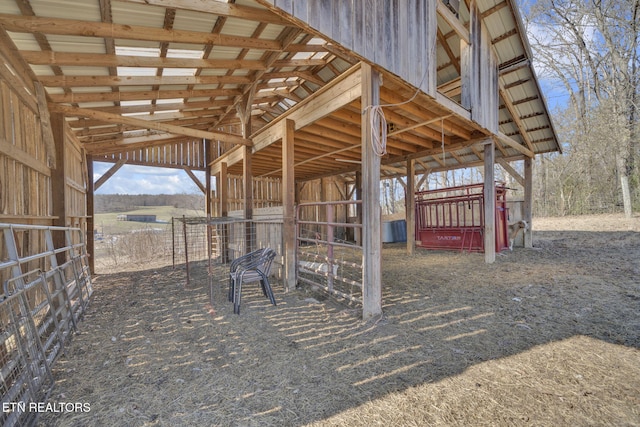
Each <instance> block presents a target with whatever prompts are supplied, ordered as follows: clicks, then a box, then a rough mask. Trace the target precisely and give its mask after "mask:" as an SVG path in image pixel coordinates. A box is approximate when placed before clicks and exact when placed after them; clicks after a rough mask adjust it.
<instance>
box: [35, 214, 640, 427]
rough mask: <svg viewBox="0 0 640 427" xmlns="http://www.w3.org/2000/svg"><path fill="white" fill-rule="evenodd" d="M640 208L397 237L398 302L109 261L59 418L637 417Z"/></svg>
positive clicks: (77, 343) (273, 422)
mask: <svg viewBox="0 0 640 427" xmlns="http://www.w3.org/2000/svg"><path fill="white" fill-rule="evenodd" d="M639 260H640V219H639V218H634V219H632V220H625V219H624V218H622V217H620V216H615V215H608V216H594V217H581V218H568V219H545V218H542V219H537V220H536V221H535V222H534V248H533V249H523V248H516V249H515V250H514V251H513V252H505V253H503V254H500V255H498V256H497V260H496V262H495V263H494V264H490V265H487V264H485V263H484V256H483V255H482V254H462V253H455V252H429V251H418V252H417V253H416V255H415V256H411V257H408V256H406V254H405V248H404V247H403V246H402V244H389V245H385V248H384V253H383V285H384V289H383V304H384V306H383V310H384V314H383V315H382V316H380V317H377V318H375V319H371V320H369V321H366V322H365V321H363V320H361V317H360V310H359V308H358V307H357V306H353V305H349V304H347V303H345V302H342V301H338V300H336V299H335V298H333V297H328V296H326V295H325V294H323V293H321V292H320V291H315V290H313V289H310V288H303V289H300V290H297V291H295V292H291V293H288V294H285V293H284V292H283V291H282V289H281V287H282V286H281V284H275V286H274V287H275V291H276V297H277V300H278V305H277V306H275V307H274V306H272V305H270V304H269V302H268V300H267V299H265V298H264V297H263V296H262V294H261V293H260V292H259V286H258V285H257V284H256V285H246V286H245V290H246V293H245V294H244V301H243V306H242V310H243V311H242V314H241V315H240V316H237V315H234V314H233V311H232V306H231V304H230V303H228V302H227V300H226V286H225V285H224V284H223V283H222V284H221V283H216V284H215V285H214V287H213V288H214V292H213V303H212V304H211V303H210V301H209V297H208V295H207V289H208V286H207V275H206V268H205V266H203V267H202V268H200V269H196V270H197V271H196V272H195V278H194V277H193V276H192V279H191V287H190V288H189V289H185V274H184V271H182V270H180V269H176V270H172V269H171V267H163V266H156V267H152V266H148V265H147V266H145V267H144V269H143V270H140V269H138V270H131V271H124V272H110V273H106V272H105V274H102V275H100V277H99V278H98V280H97V281H96V283H95V288H96V291H95V294H94V295H95V297H94V300H93V302H92V305H91V307H90V309H89V311H88V312H87V314H86V316H85V318H84V320H83V322H81V324H80V333H79V334H78V335H76V336H75V337H74V338H73V340H72V342H71V343H70V344H69V345H68V346H67V349H66V350H67V354H66V356H64V357H62V358H61V359H60V360H59V361H58V362H57V364H56V368H55V372H54V374H55V377H56V385H55V388H54V389H53V391H52V392H51V395H50V398H49V401H50V402H86V403H89V404H90V408H91V410H90V411H89V412H69V413H63V414H43V415H42V416H41V417H40V419H39V423H40V424H41V425H46V426H49V425H59V426H92V425H93V426H103V425H117V426H193V425H201V426H205V425H212V426H214V425H216V426H218V425H219V426H301V425H311V426H345V425H348V426H375V425H380V426H396V425H402V426H424V425H447V426H449V425H460V426H463V425H548V426H555V425H640V350H639V349H640V314H639V313H640V281H639V280H638V277H639V276H640V261H639Z"/></svg>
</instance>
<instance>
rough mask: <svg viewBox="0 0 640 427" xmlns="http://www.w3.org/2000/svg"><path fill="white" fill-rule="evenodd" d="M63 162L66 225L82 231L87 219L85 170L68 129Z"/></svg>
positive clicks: (75, 143)
mask: <svg viewBox="0 0 640 427" xmlns="http://www.w3.org/2000/svg"><path fill="white" fill-rule="evenodd" d="M64 162H65V168H64V170H65V173H66V177H65V212H66V215H67V220H66V225H67V226H70V227H78V228H80V229H82V230H83V231H84V230H85V228H86V227H85V223H86V217H87V202H86V195H87V168H86V162H85V156H84V154H83V152H82V149H81V148H80V143H79V142H77V140H76V138H75V136H73V134H72V133H71V131H70V130H69V129H67V131H66V132H65V153H64Z"/></svg>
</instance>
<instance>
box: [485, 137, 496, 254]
mask: <svg viewBox="0 0 640 427" xmlns="http://www.w3.org/2000/svg"><path fill="white" fill-rule="evenodd" d="M494 144H495V143H494V141H493V139H491V140H489V141H487V143H486V144H485V146H484V262H486V263H487V264H492V263H493V262H495V260H496V181H495V176H494V175H495V174H494V163H495V145H494Z"/></svg>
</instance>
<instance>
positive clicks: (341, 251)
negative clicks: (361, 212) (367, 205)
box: [296, 201, 362, 303]
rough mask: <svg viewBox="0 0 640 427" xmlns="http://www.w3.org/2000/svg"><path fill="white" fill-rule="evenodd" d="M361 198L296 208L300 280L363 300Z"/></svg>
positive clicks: (331, 292) (333, 293) (346, 296)
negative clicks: (358, 209)
mask: <svg viewBox="0 0 640 427" xmlns="http://www.w3.org/2000/svg"><path fill="white" fill-rule="evenodd" d="M361 203H362V202H361V201H335V202H315V203H300V204H299V205H298V206H297V208H296V226H297V232H296V237H297V251H296V258H297V263H296V265H297V267H296V270H297V271H296V277H297V278H298V282H302V283H306V284H308V285H311V286H316V287H318V288H320V289H323V290H325V291H326V292H329V293H330V294H332V295H335V296H338V297H342V298H345V299H347V300H349V301H352V302H357V303H362V246H361V245H360V244H358V243H356V242H357V241H358V240H359V236H360V233H361V231H362V224H358V223H356V222H355V221H354V220H350V219H353V218H356V217H357V215H356V209H357V207H358V206H359V205H360V204H361Z"/></svg>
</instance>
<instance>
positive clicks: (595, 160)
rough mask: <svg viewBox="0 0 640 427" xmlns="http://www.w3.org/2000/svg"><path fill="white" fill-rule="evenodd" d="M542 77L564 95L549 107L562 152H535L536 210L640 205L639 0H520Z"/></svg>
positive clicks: (548, 211) (559, 211) (549, 212)
mask: <svg viewBox="0 0 640 427" xmlns="http://www.w3.org/2000/svg"><path fill="white" fill-rule="evenodd" d="M521 6H522V9H523V11H524V14H523V16H525V21H526V25H527V33H528V35H529V39H530V41H531V47H532V50H533V55H534V57H535V58H536V67H537V71H538V75H539V79H540V80H544V81H545V82H547V83H555V84H556V85H557V87H558V89H560V90H561V91H562V92H563V93H564V94H565V96H561V98H563V99H561V100H562V101H565V102H562V103H560V104H559V106H558V107H557V108H556V110H557V111H554V112H553V117H554V119H555V120H554V123H555V126H556V131H557V133H558V136H559V139H560V142H561V144H562V147H563V154H562V155H559V154H545V155H542V156H538V157H537V159H536V164H535V169H534V174H535V175H534V212H536V213H537V214H539V215H569V214H573V215H575V214H587V213H595V212H616V211H618V212H619V211H623V212H624V213H625V215H626V216H627V217H631V216H632V214H633V211H634V210H636V211H637V210H638V209H640V142H639V135H640V127H639V123H638V121H639V119H638V113H639V110H638V95H639V87H638V84H639V83H640V75H639V71H638V70H639V69H640V62H639V58H640V52H639V46H638V43H639V42H640V0H523V3H522V4H521Z"/></svg>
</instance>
